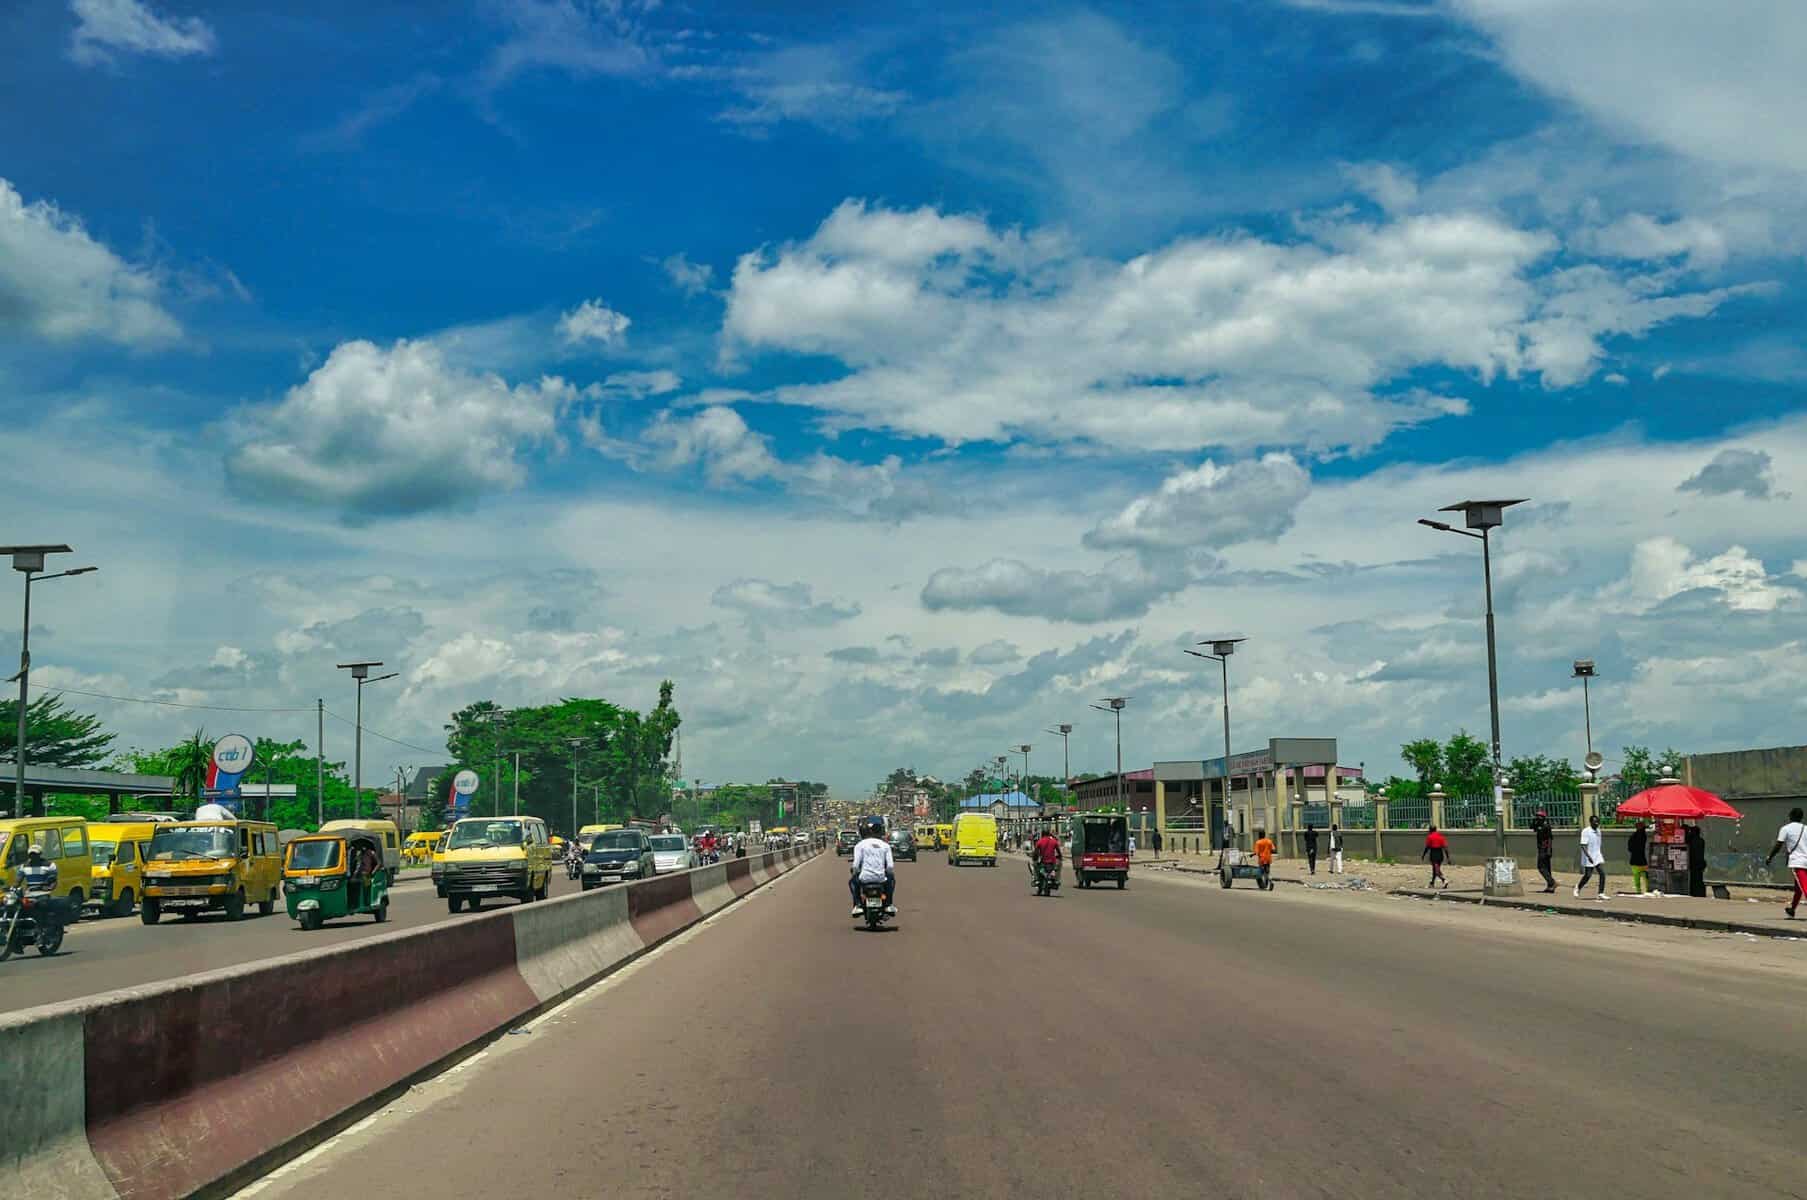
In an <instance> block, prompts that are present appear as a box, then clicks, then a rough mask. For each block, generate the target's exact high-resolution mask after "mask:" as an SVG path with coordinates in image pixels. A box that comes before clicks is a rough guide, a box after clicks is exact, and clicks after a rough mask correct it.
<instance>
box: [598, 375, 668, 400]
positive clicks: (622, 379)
mask: <svg viewBox="0 0 1807 1200" xmlns="http://www.w3.org/2000/svg"><path fill="white" fill-rule="evenodd" d="M602 386H603V387H604V388H606V389H608V390H610V391H617V392H625V393H627V394H628V395H630V396H634V397H636V398H645V397H647V396H663V395H666V394H667V393H669V392H675V391H677V390H678V389H679V388H680V387H683V386H684V380H683V378H682V377H681V376H679V375H678V373H677V372H676V371H668V370H665V369H664V368H660V369H658V370H655V371H617V372H616V373H615V374H613V375H610V376H609V377H608V378H607V379H604V380H603V381H602Z"/></svg>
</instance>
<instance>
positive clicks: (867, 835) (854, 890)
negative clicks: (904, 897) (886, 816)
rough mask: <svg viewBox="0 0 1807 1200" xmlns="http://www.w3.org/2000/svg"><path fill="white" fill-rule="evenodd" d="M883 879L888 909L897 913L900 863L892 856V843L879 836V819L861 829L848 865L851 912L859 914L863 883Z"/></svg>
mask: <svg viewBox="0 0 1807 1200" xmlns="http://www.w3.org/2000/svg"><path fill="white" fill-rule="evenodd" d="M862 883H882V884H884V885H885V912H886V913H887V914H888V915H890V916H893V917H895V916H896V915H897V864H896V861H895V860H894V859H892V857H891V843H890V842H887V841H886V840H885V839H884V838H882V837H880V836H879V825H878V822H876V821H868V822H866V824H865V826H864V828H862V829H861V830H860V840H859V842H858V844H857V845H855V846H854V848H853V861H852V862H851V863H850V864H849V865H848V873H847V892H848V894H849V895H851V896H852V897H853V911H852V912H851V913H849V914H848V915H849V916H853V917H857V916H859V915H860V912H861V909H860V884H862Z"/></svg>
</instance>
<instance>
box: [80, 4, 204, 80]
mask: <svg viewBox="0 0 1807 1200" xmlns="http://www.w3.org/2000/svg"><path fill="white" fill-rule="evenodd" d="M69 8H70V11H71V12H73V13H74V14H75V17H76V22H77V24H76V26H75V32H74V34H73V35H71V38H70V42H69V57H70V58H72V59H74V60H75V61H76V62H78V63H81V64H83V65H84V66H94V65H95V64H98V63H106V62H111V61H112V60H113V57H114V55H115V54H121V53H123V54H147V55H151V56H153V57H157V58H186V57H188V56H190V55H196V54H200V55H206V54H212V53H213V52H214V49H215V47H216V45H217V43H216V41H215V38H214V35H213V29H212V27H211V26H209V25H208V24H207V22H205V21H203V20H201V18H199V17H166V16H162V15H160V14H158V13H157V12H156V10H154V9H153V8H151V7H150V5H148V4H146V3H144V2H143V0H69Z"/></svg>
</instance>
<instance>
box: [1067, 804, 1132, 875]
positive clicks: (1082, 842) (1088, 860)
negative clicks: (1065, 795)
mask: <svg viewBox="0 0 1807 1200" xmlns="http://www.w3.org/2000/svg"><path fill="white" fill-rule="evenodd" d="M1071 825H1072V830H1073V851H1072V853H1073V875H1074V877H1075V878H1076V879H1078V881H1079V886H1080V887H1082V888H1089V887H1091V886H1092V885H1093V884H1094V883H1097V882H1099V881H1100V880H1107V879H1115V880H1116V881H1117V887H1118V888H1123V887H1125V886H1126V885H1127V884H1128V883H1129V821H1128V820H1127V819H1126V818H1125V817H1124V816H1123V814H1122V813H1077V814H1075V815H1074V816H1073V818H1072V822H1071Z"/></svg>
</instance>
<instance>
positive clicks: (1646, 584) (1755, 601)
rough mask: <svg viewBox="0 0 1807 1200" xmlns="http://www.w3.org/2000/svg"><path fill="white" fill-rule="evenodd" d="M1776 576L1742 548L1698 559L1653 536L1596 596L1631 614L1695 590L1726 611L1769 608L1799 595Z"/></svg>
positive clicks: (1678, 545) (1674, 542) (1666, 539)
mask: <svg viewBox="0 0 1807 1200" xmlns="http://www.w3.org/2000/svg"><path fill="white" fill-rule="evenodd" d="M1776 580H1777V577H1776V576H1772V575H1771V574H1770V573H1769V571H1768V569H1767V568H1765V567H1764V565H1763V561H1762V560H1761V559H1759V558H1757V557H1756V556H1754V555H1752V554H1751V553H1750V551H1748V550H1746V549H1745V548H1744V547H1743V546H1731V547H1728V548H1727V549H1726V550H1725V551H1724V552H1722V553H1720V554H1716V555H1713V556H1712V557H1711V558H1702V557H1700V556H1698V555H1696V554H1695V553H1694V552H1693V551H1692V550H1690V549H1689V548H1688V547H1687V546H1686V545H1684V544H1683V543H1682V542H1681V541H1679V540H1678V539H1676V538H1672V537H1667V536H1663V537H1653V538H1648V539H1646V540H1644V541H1642V542H1639V543H1638V544H1637V546H1636V547H1635V548H1634V549H1633V550H1632V553H1631V566H1630V569H1629V571H1628V572H1627V573H1626V576H1625V578H1624V579H1622V580H1620V581H1618V582H1617V583H1615V584H1613V585H1612V586H1611V587H1609V588H1607V589H1606V591H1605V592H1604V593H1603V595H1602V599H1603V601H1604V602H1605V603H1607V604H1608V605H1610V606H1612V607H1615V608H1618V609H1620V610H1622V611H1631V612H1647V611H1649V610H1650V609H1651V608H1653V607H1654V606H1656V605H1657V604H1660V603H1661V602H1663V601H1665V600H1668V599H1671V598H1672V597H1675V596H1679V595H1681V594H1682V593H1684V592H1691V591H1696V590H1704V591H1707V592H1716V593H1718V597H1719V599H1720V600H1721V602H1722V603H1724V605H1725V606H1726V607H1727V608H1728V609H1731V610H1733V611H1738V612H1773V611H1775V610H1776V609H1777V608H1779V607H1781V606H1783V605H1784V604H1789V605H1794V604H1796V603H1798V602H1799V601H1800V600H1801V599H1802V593H1801V592H1800V591H1799V590H1798V589H1796V588H1794V587H1792V586H1790V585H1786V584H1781V583H1778V582H1777V581H1776Z"/></svg>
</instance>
